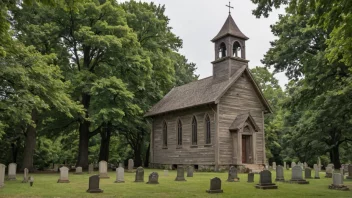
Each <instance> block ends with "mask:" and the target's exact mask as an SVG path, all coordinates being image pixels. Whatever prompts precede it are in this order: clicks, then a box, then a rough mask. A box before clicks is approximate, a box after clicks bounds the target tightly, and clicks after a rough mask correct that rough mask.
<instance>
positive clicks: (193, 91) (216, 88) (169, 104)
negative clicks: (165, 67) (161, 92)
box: [144, 65, 271, 117]
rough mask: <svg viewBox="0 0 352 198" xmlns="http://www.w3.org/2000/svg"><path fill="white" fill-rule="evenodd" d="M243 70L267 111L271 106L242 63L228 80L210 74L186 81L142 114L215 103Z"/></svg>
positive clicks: (151, 114)
mask: <svg viewBox="0 0 352 198" xmlns="http://www.w3.org/2000/svg"><path fill="white" fill-rule="evenodd" d="M243 72H248V74H249V76H250V78H251V79H252V82H253V83H254V85H255V86H254V87H255V89H256V91H257V92H258V93H259V95H260V97H259V98H260V99H261V101H262V102H263V104H264V106H265V107H266V108H267V110H268V112H271V108H270V106H269V104H268V103H267V101H266V100H265V98H264V97H263V95H262V93H261V91H260V89H259V88H258V87H257V85H256V83H255V82H254V80H253V78H252V76H251V74H250V72H249V70H248V68H247V66H246V65H243V66H242V67H241V68H240V69H238V70H237V72H236V73H235V74H233V75H232V77H231V78H230V79H228V80H224V81H221V82H219V81H216V80H214V79H213V77H212V76H210V77H208V78H204V79H201V80H198V81H194V82H191V83H188V84H186V85H182V86H179V87H175V88H173V89H172V90H171V91H170V92H169V93H168V94H166V95H165V96H164V98H163V99H161V100H160V101H159V102H158V103H156V104H155V105H154V106H153V107H152V108H151V109H150V110H149V111H148V112H147V113H146V114H145V115H144V116H146V117H149V116H153V115H157V114H161V113H166V112H170V111H175V110H180V109H185V108H189V107H194V106H199V105H204V104H210V103H217V102H218V101H219V99H220V98H221V96H222V95H223V94H225V92H226V91H227V90H228V89H229V88H230V87H231V85H232V84H233V83H234V82H236V80H237V79H238V78H239V77H240V76H241V74H242V73H243Z"/></svg>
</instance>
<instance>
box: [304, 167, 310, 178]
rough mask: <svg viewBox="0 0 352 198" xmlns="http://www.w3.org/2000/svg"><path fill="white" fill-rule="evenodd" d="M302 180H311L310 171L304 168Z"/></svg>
mask: <svg viewBox="0 0 352 198" xmlns="http://www.w3.org/2000/svg"><path fill="white" fill-rule="evenodd" d="M304 178H305V179H311V178H312V170H311V169H310V168H308V167H307V168H305V169H304Z"/></svg>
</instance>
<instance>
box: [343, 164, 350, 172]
mask: <svg viewBox="0 0 352 198" xmlns="http://www.w3.org/2000/svg"><path fill="white" fill-rule="evenodd" d="M348 166H349V165H348V164H345V165H344V170H343V174H346V173H347V174H348Z"/></svg>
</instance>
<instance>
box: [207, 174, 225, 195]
mask: <svg viewBox="0 0 352 198" xmlns="http://www.w3.org/2000/svg"><path fill="white" fill-rule="evenodd" d="M206 192H207V193H223V192H224V191H223V190H222V189H221V179H220V178H218V177H214V178H213V179H211V180H210V188H209V190H206Z"/></svg>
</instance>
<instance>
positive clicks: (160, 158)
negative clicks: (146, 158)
mask: <svg viewBox="0 0 352 198" xmlns="http://www.w3.org/2000/svg"><path fill="white" fill-rule="evenodd" d="M215 112H216V105H203V106H199V107H194V108H190V109H186V110H179V111H175V112H171V113H167V114H164V115H158V116H156V117H153V134H152V137H153V139H154V140H153V143H152V145H153V149H152V152H153V153H152V156H153V157H152V159H151V162H152V163H154V164H194V165H198V164H199V165H202V164H203V165H214V164H215V152H214V148H215V115H216V113H215ZM206 114H208V115H209V118H210V122H211V125H210V128H211V144H210V145H205V133H206V132H205V116H206ZM193 116H196V119H197V126H198V130H197V137H198V138H197V140H198V144H197V146H196V147H194V146H193V145H192V134H191V133H192V118H193ZM178 119H180V120H181V122H182V140H183V141H182V148H178V145H177V121H178ZM164 121H165V122H167V129H168V130H167V133H168V135H167V137H168V140H167V148H163V134H162V132H163V122H164Z"/></svg>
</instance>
